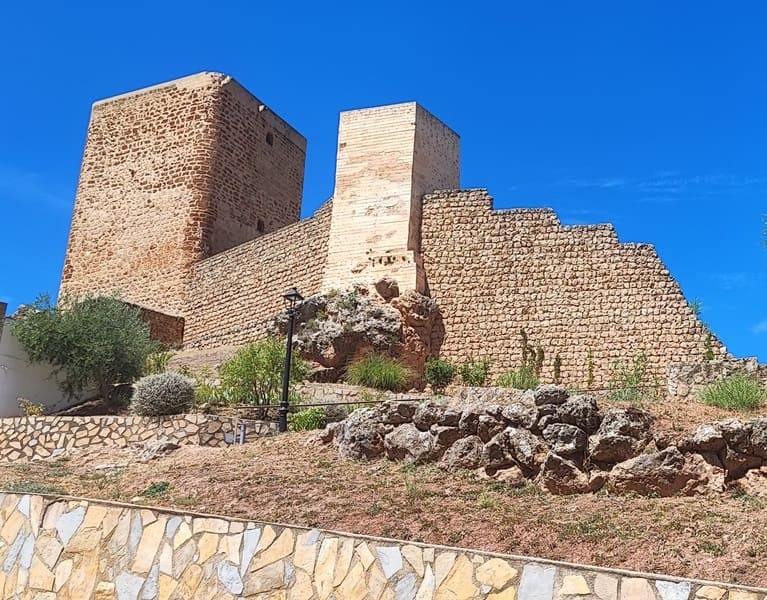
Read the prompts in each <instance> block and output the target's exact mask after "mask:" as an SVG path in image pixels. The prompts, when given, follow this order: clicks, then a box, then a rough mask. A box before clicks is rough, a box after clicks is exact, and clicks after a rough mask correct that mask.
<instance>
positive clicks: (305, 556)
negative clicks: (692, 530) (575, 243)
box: [0, 494, 767, 600]
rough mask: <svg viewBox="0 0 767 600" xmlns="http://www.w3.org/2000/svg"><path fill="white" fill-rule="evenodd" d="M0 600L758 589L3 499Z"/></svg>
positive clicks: (604, 596)
mask: <svg viewBox="0 0 767 600" xmlns="http://www.w3.org/2000/svg"><path fill="white" fill-rule="evenodd" d="M0 541H1V542H2V544H0V565H2V569H0V590H2V597H3V598H8V599H16V598H35V599H36V600H54V599H58V600H74V599H76V600H91V599H98V600H107V599H113V598H116V599H118V600H138V599H139V598H158V599H159V600H169V599H172V600H176V599H177V600H187V599H189V598H201V599H202V598H205V599H213V598H216V599H234V598H286V599H288V600H294V599H295V600H298V599H301V600H310V599H314V598H322V599H325V598H335V599H336V600H362V599H364V598H374V599H376V600H378V599H382V598H383V599H387V600H394V599H395V598H397V599H400V598H402V599H411V598H416V599H418V600H426V599H429V600H430V599H440V600H441V599H466V600H468V599H473V598H482V599H486V600H517V599H518V600H555V599H556V600H559V599H564V598H569V599H572V598H579V597H581V598H594V599H597V600H764V598H765V593H767V589H758V588H745V587H739V586H735V585H730V584H724V583H721V584H719V583H711V582H702V581H692V580H682V579H676V578H673V577H664V576H660V575H649V574H642V573H631V572H627V571H613V570H609V569H598V568H589V567H585V566H582V565H575V564H566V563H556V562H549V561H543V560H536V559H531V558H524V557H516V556H507V555H498V554H491V553H486V552H474V551H471V550H463V549H458V548H446V547H441V546H428V545H424V544H416V543H406V542H398V541H395V540H385V539H380V538H369V537H362V536H354V535H349V534H342V533H334V532H327V531H319V530H317V529H312V530H309V529H303V528H299V527H289V526H283V525H274V524H267V523H256V522H250V521H240V520H235V519H225V518H220V517H212V516H208V515H196V514H188V513H186V514H185V513H179V512H171V511H164V510H157V509H148V508H142V507H137V506H131V505H124V504H114V503H106V502H96V501H91V500H83V499H65V498H53V497H44V496H36V495H35V496H31V495H25V496H21V495H15V494H4V495H0Z"/></svg>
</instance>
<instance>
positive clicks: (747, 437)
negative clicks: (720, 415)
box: [716, 419, 753, 454]
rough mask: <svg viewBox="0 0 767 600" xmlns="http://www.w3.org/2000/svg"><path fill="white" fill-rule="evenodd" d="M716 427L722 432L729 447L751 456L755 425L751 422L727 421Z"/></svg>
mask: <svg viewBox="0 0 767 600" xmlns="http://www.w3.org/2000/svg"><path fill="white" fill-rule="evenodd" d="M716 427H717V428H718V429H719V430H720V431H721V432H722V437H723V438H724V441H725V443H726V444H727V447H728V448H730V449H731V450H733V451H735V452H737V453H740V454H750V452H751V433H752V431H753V425H752V423H751V422H750V421H741V420H740V419H725V420H724V421H719V422H718V423H716Z"/></svg>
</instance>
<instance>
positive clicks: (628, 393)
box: [608, 354, 648, 402]
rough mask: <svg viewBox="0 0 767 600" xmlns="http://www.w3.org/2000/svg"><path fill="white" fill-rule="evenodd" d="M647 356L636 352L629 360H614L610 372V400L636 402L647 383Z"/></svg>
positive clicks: (640, 397)
mask: <svg viewBox="0 0 767 600" xmlns="http://www.w3.org/2000/svg"><path fill="white" fill-rule="evenodd" d="M647 362H648V360H647V356H645V355H644V354H637V355H636V356H635V357H634V358H633V359H631V361H630V362H626V361H615V362H614V363H613V368H612V372H611V373H610V382H609V386H608V387H609V389H610V391H609V396H610V399H611V400H618V401H624V402H638V401H639V400H641V399H642V395H643V394H644V390H643V387H644V386H646V384H647Z"/></svg>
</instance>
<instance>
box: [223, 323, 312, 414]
mask: <svg viewBox="0 0 767 600" xmlns="http://www.w3.org/2000/svg"><path fill="white" fill-rule="evenodd" d="M284 366H285V342H283V341H281V340H279V339H277V338H273V337H269V338H266V339H264V340H261V341H259V342H253V343H251V344H248V345H247V346H245V347H244V348H242V349H240V351H239V352H237V354H236V355H235V356H234V357H233V358H232V359H231V360H229V361H227V362H226V363H224V365H223V366H222V367H221V387H222V388H223V389H224V390H226V392H225V393H226V394H227V395H228V397H229V398H232V399H236V400H235V401H238V402H243V403H246V404H253V405H263V404H277V403H278V402H279V401H280V396H281V394H282V371H283V368H284ZM308 375H309V364H308V363H307V362H306V361H304V360H302V359H301V358H299V357H297V356H296V355H295V354H293V355H292V359H291V368H290V381H291V383H297V382H300V381H303V380H304V379H306V377H307V376H308ZM291 403H292V400H291Z"/></svg>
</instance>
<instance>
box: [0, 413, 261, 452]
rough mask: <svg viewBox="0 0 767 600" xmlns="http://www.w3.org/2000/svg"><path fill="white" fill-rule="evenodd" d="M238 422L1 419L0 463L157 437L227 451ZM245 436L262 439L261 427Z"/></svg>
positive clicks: (208, 418) (203, 418) (205, 418)
mask: <svg viewBox="0 0 767 600" xmlns="http://www.w3.org/2000/svg"><path fill="white" fill-rule="evenodd" d="M237 423H238V420H237V419H236V418H234V417H224V416H218V415H203V414H198V415H174V416H169V417H134V416H128V417H121V416H104V417H54V416H49V417H48V416H45V417H14V418H10V419H0V460H17V459H19V458H35V457H39V458H47V457H49V456H55V455H57V454H61V453H63V452H65V451H66V450H68V449H70V448H85V447H86V446H94V445H104V446H118V447H120V448H124V447H126V446H128V445H130V444H137V443H142V442H147V441H149V440H156V439H160V438H165V439H169V440H171V441H173V442H175V443H177V444H195V445H199V446H226V445H228V444H231V443H233V442H234V441H235V434H236V432H237V431H238V424H237ZM246 425H247V426H248V427H247V431H251V432H256V431H258V432H259V435H263V434H265V433H266V431H263V430H262V428H261V427H260V424H257V423H246Z"/></svg>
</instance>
